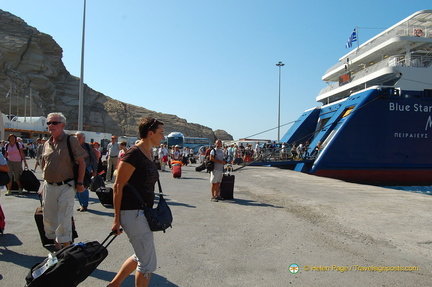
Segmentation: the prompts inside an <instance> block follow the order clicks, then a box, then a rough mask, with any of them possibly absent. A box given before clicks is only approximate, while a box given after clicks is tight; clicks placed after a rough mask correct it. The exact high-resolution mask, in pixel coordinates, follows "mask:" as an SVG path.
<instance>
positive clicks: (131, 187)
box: [126, 179, 162, 210]
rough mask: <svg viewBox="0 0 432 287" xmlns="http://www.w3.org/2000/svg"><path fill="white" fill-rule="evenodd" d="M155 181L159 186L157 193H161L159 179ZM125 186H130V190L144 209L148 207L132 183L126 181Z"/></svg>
mask: <svg viewBox="0 0 432 287" xmlns="http://www.w3.org/2000/svg"><path fill="white" fill-rule="evenodd" d="M157 182H158V187H159V193H160V194H161V195H162V186H161V183H160V180H159V179H158V180H157ZM126 186H127V187H129V188H130V190H131V191H132V193H133V194H134V195H135V197H136V198H137V199H138V201H139V203H140V204H141V206H142V208H143V209H144V210H146V209H148V207H147V205H146V204H145V202H144V199H143V198H142V197H141V196H140V194H139V193H138V190H137V189H136V188H135V186H134V185H133V184H132V183H130V182H128V183H127V184H126Z"/></svg>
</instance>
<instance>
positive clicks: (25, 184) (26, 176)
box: [20, 168, 41, 192]
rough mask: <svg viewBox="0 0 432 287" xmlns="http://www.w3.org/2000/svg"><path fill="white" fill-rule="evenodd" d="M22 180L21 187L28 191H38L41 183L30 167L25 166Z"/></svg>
mask: <svg viewBox="0 0 432 287" xmlns="http://www.w3.org/2000/svg"><path fill="white" fill-rule="evenodd" d="M20 182H21V187H22V188H24V189H25V190H27V191H28V192H30V191H38V190H39V186H40V184H41V183H40V181H39V179H37V177H36V175H35V174H34V173H33V172H32V171H31V170H28V168H25V169H24V170H23V172H22V173H21V177H20Z"/></svg>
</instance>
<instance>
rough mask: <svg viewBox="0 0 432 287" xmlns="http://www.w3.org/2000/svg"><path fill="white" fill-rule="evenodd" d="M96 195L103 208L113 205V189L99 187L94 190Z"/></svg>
mask: <svg viewBox="0 0 432 287" xmlns="http://www.w3.org/2000/svg"><path fill="white" fill-rule="evenodd" d="M96 195H97V196H98V198H99V201H100V203H102V205H103V206H105V207H106V206H107V205H109V206H110V205H114V201H113V200H114V199H113V189H112V188H111V187H101V188H98V189H96Z"/></svg>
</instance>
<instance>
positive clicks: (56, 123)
mask: <svg viewBox="0 0 432 287" xmlns="http://www.w3.org/2000/svg"><path fill="white" fill-rule="evenodd" d="M61 123H62V122H47V126H49V125H55V126H56V125H58V124H61Z"/></svg>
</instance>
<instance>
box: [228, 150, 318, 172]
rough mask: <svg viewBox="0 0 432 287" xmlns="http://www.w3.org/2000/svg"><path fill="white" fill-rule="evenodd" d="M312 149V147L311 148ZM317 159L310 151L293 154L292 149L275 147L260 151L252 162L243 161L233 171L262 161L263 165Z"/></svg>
mask: <svg viewBox="0 0 432 287" xmlns="http://www.w3.org/2000/svg"><path fill="white" fill-rule="evenodd" d="M309 149H310V148H309ZM315 159H316V155H312V154H310V153H309V152H308V153H304V154H302V155H297V156H296V155H293V153H291V150H288V149H287V152H286V153H285V152H283V151H282V148H274V149H271V150H266V151H265V152H264V153H260V154H258V155H256V156H255V157H253V159H252V161H250V162H243V164H242V165H241V166H240V167H237V168H235V169H234V170H233V171H237V170H239V169H242V168H244V167H246V166H249V165H253V164H256V163H260V164H262V165H270V164H271V163H277V162H292V163H296V162H304V161H313V160H315Z"/></svg>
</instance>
